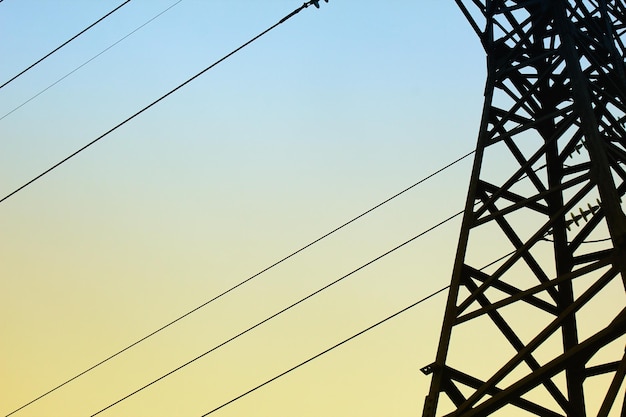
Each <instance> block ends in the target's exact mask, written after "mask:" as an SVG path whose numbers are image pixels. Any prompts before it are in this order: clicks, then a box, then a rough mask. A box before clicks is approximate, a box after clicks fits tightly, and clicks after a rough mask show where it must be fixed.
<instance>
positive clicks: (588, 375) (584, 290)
mask: <svg viewBox="0 0 626 417" xmlns="http://www.w3.org/2000/svg"><path fill="white" fill-rule="evenodd" d="M456 3H457V5H458V6H459V7H460V9H461V11H462V12H463V14H464V15H465V17H466V18H467V20H468V21H469V23H470V25H471V26H472V28H473V29H474V31H475V32H476V33H477V35H478V36H479V38H480V42H481V43H482V45H483V46H484V49H485V51H486V56H487V82H486V87H485V103H484V108H483V114H482V120H481V125H480V131H479V136H478V144H477V148H476V155H475V160H474V165H473V169H472V173H471V178H470V185H469V191H468V196H467V200H466V206H465V212H464V217H463V222H462V226H461V231H460V236H459V241H458V246H457V253H456V259H455V264H454V268H453V272H452V280H451V285H450V290H449V294H448V301H447V305H446V310H445V315H444V321H443V326H442V330H441V335H440V340H439V346H438V350H437V355H436V360H435V362H434V363H432V364H430V365H428V366H425V367H424V368H422V372H424V373H425V374H428V375H431V374H432V379H431V385H430V391H429V394H428V396H427V397H426V401H425V404H424V411H423V416H435V415H454V416H484V415H490V414H498V415H506V416H515V415H539V416H587V415H597V416H606V415H608V414H609V412H612V413H619V412H620V410H619V408H620V405H619V403H620V402H622V401H623V398H621V395H623V393H622V394H620V387H621V385H622V383H623V380H624V375H625V374H626V358H625V357H624V338H623V336H624V333H626V311H625V309H624V306H625V304H626V303H625V302H624V300H625V291H624V289H625V284H626V216H625V215H624V210H623V204H622V201H621V197H622V196H623V195H624V193H625V191H626V166H625V163H626V126H625V124H626V76H625V70H626V68H625V65H624V53H625V52H626V6H625V3H624V1H621V0H614V1H610V0H517V1H516V0H456ZM459 68H460V69H462V63H459ZM496 258H499V259H498V260H497V261H495V262H492V261H494V259H496ZM621 413H622V414H621V415H622V416H624V415H626V411H625V410H622V411H621Z"/></svg>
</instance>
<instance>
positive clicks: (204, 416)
mask: <svg viewBox="0 0 626 417" xmlns="http://www.w3.org/2000/svg"><path fill="white" fill-rule="evenodd" d="M514 253H515V250H514V251H512V252H509V253H507V254H506V255H503V256H501V257H500V258H498V259H496V260H495V261H493V262H490V263H489V264H487V265H485V266H483V267H482V268H480V271H482V270H484V269H486V268H488V267H490V266H491V265H493V264H495V263H497V262H499V261H501V260H503V259H504V258H506V257H508V256H510V255H512V254H514ZM448 288H450V285H446V286H445V287H443V288H441V289H439V290H437V291H435V292H433V293H431V294H429V295H427V296H426V297H424V298H422V299H420V300H418V301H416V302H414V303H413V304H411V305H409V306H407V307H404V308H403V309H402V310H400V311H397V312H395V313H393V314H392V315H390V316H387V317H385V318H384V319H382V320H381V321H379V322H377V323H375V324H372V325H371V326H369V327H367V328H365V329H363V330H361V331H360V332H358V333H355V334H353V335H352V336H350V337H348V338H347V339H344V340H342V341H341V342H339V343H337V344H335V345H333V346H331V347H329V348H328V349H326V350H324V351H322V352H320V353H318V354H316V355H314V356H311V357H310V358H309V359H307V360H305V361H303V362H300V363H299V364H298V365H295V366H293V367H291V368H289V369H287V370H286V371H284V372H282V373H280V374H278V375H276V376H274V377H272V378H270V379H268V380H267V381H265V382H263V383H261V384H259V385H257V386H256V387H254V388H252V389H249V390H248V391H246V392H244V393H243V394H240V395H238V396H236V397H235V398H233V399H231V400H228V401H226V402H225V403H223V404H221V405H220V406H218V407H215V408H214V409H212V410H211V411H209V412H208V413H205V414H203V415H202V416H201V417H206V416H208V415H209V414H213V413H214V412H216V411H218V410H220V409H222V408H224V407H226V406H227V405H229V404H232V403H234V402H235V401H238V400H240V399H241V398H243V397H245V396H246V395H248V394H251V393H253V392H254V391H256V390H258V389H259V388H262V387H264V386H265V385H268V384H270V383H272V382H274V381H276V380H277V379H279V378H281V377H283V376H285V375H287V374H288V373H290V372H293V371H295V370H296V369H298V368H300V367H301V366H303V365H306V364H307V363H309V362H311V361H313V360H315V359H317V358H319V357H320V356H322V355H325V354H326V353H328V352H330V351H331V350H334V349H336V348H338V347H339V346H341V345H344V344H346V343H348V342H350V341H352V340H353V339H356V338H357V337H359V336H361V335H362V334H364V333H367V332H369V331H370V330H372V329H374V328H376V327H378V326H380V325H381V324H383V323H385V322H387V321H389V320H391V319H393V318H396V317H397V316H399V315H400V314H402V313H404V312H406V311H409V310H410V309H412V308H413V307H416V306H418V305H420V304H422V303H423V302H425V301H427V300H429V299H430V298H433V297H434V296H436V295H437V294H439V293H441V292H443V291H445V290H447V289H448Z"/></svg>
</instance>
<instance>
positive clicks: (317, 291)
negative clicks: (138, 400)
mask: <svg viewBox="0 0 626 417" xmlns="http://www.w3.org/2000/svg"><path fill="white" fill-rule="evenodd" d="M461 214H463V211H460V212H458V213H456V214H453V215H452V216H450V217H448V218H447V219H445V220H442V221H440V222H439V223H437V224H436V225H434V226H431V227H430V228H428V229H426V230H425V231H423V232H421V233H419V234H417V235H415V236H413V237H412V238H410V239H409V240H407V241H405V242H403V243H401V244H399V245H397V246H396V247H394V248H393V249H390V250H388V251H387V252H385V253H383V254H382V255H379V256H377V257H376V258H374V259H372V260H370V261H368V262H366V263H365V264H363V265H361V266H360V267H358V268H356V269H354V270H352V271H351V272H349V273H347V274H345V275H343V276H341V277H339V278H337V279H336V280H334V281H332V282H331V283H329V284H326V285H325V286H323V287H322V288H319V289H318V290H316V291H314V292H312V293H310V294H309V295H307V296H305V297H303V298H301V299H299V300H298V301H296V302H294V303H293V304H290V305H289V306H287V307H285V308H283V309H282V310H280V311H278V312H276V313H274V314H272V315H271V316H268V317H267V318H265V319H263V320H261V321H259V322H257V323H256V324H254V325H253V326H251V327H248V328H247V329H246V330H244V331H242V332H240V333H238V334H236V335H235V336H232V337H231V338H230V339H227V340H225V341H224V342H222V343H220V344H218V345H216V346H214V347H212V348H211V349H209V350H207V351H206V352H204V353H202V354H200V355H198V356H196V357H195V358H193V359H191V360H189V361H187V362H185V363H184V364H182V365H180V366H178V367H177V368H174V369H172V370H171V371H169V372H167V373H166V374H164V375H162V376H160V377H158V378H157V379H155V380H153V381H151V382H149V383H147V384H146V385H144V386H142V387H141V388H138V389H136V390H135V391H133V392H131V393H130V394H128V395H126V396H124V397H122V398H120V399H119V400H117V401H115V402H113V403H111V404H109V405H107V406H106V407H104V408H103V409H101V410H99V411H97V412H96V413H94V414H92V415H91V417H94V416H97V415H98V414H100V413H102V412H103V411H105V410H108V409H109V408H111V407H113V406H115V405H117V404H119V403H121V402H122V401H124V400H126V399H128V398H130V397H132V396H133V395H135V394H137V393H139V392H141V391H143V390H144V389H146V388H148V387H150V386H151V385H154V384H156V383H157V382H159V381H161V380H163V379H165V378H167V377H168V376H170V375H172V374H174V373H175V372H178V371H180V370H181V369H183V368H185V367H186V366H188V365H191V364H192V363H194V362H196V361H197V360H199V359H201V358H203V357H205V356H207V355H208V354H210V353H211V352H214V351H216V350H217V349H219V348H221V347H223V346H225V345H227V344H228V343H230V342H232V341H234V340H236V339H238V338H239V337H241V336H243V335H245V334H246V333H249V332H251V331H252V330H254V329H256V328H257V327H259V326H262V325H263V324H265V323H267V322H269V321H270V320H272V319H274V318H276V317H278V316H280V315H281V314H283V313H285V312H287V311H289V310H291V309H292V308H294V307H296V306H297V305H299V304H302V303H303V302H305V301H306V300H308V299H310V298H312V297H314V296H316V295H318V294H320V293H321V292H323V291H325V290H327V289H328V288H330V287H332V286H334V285H335V284H338V283H339V282H341V281H343V280H344V279H346V278H348V277H350V276H352V275H354V274H356V273H357V272H359V271H361V270H362V269H365V268H367V267H368V266H370V265H372V264H373V263H375V262H377V261H379V260H380V259H382V258H384V257H386V256H387V255H389V254H391V253H393V252H395V251H397V250H398V249H400V248H402V247H404V246H406V245H408V244H409V243H411V242H413V241H414V240H416V239H418V238H420V237H422V236H424V235H426V234H427V233H429V232H431V231H433V230H435V229H437V228H438V227H440V226H443V225H444V224H446V223H448V222H449V221H450V220H452V219H454V218H455V217H458V216H459V215H461Z"/></svg>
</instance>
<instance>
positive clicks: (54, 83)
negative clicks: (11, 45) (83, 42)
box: [0, 0, 183, 120]
mask: <svg viewBox="0 0 626 417" xmlns="http://www.w3.org/2000/svg"><path fill="white" fill-rule="evenodd" d="M181 1H183V0H178V1H177V2H176V3H174V4H172V5H170V6H169V7H167V8H166V9H164V10H163V11H161V12H159V13H158V14H157V15H156V16H154V17H152V18H151V19H149V20H147V21H146V22H144V23H142V24H141V25H139V26H138V27H136V28H135V29H133V30H132V31H131V32H129V33H128V34H126V35H125V36H122V37H121V38H120V39H118V40H117V41H115V42H113V43H112V44H111V45H109V46H107V47H106V48H104V49H103V50H102V51H100V52H99V53H97V54H96V55H94V56H93V57H91V58H89V59H88V60H87V61H85V62H83V63H82V64H80V65H79V66H77V67H76V68H74V69H73V70H71V71H70V72H68V73H67V74H65V75H64V76H62V77H61V78H59V79H58V80H56V81H55V82H53V83H52V84H50V85H49V86H47V87H46V88H44V89H43V90H41V91H40V92H38V93H37V94H35V95H34V96H32V97H31V98H29V99H28V100H26V101H24V102H23V103H22V104H20V105H19V106H17V107H15V108H14V109H13V110H11V111H9V112H8V113H6V114H5V115H4V116H2V117H0V120H2V119H4V118H5V117H7V116H9V115H10V114H12V113H14V112H15V111H17V110H19V109H20V108H22V107H23V106H25V105H26V104H28V103H30V102H31V101H33V100H34V99H36V98H37V97H39V96H40V95H42V94H43V93H45V92H46V91H48V90H49V89H51V88H52V87H54V86H55V85H57V84H58V83H60V82H61V81H63V80H64V79H66V78H67V77H69V76H70V75H72V74H74V73H75V72H76V71H78V70H79V69H81V68H82V67H84V66H85V65H87V64H89V63H90V62H91V61H93V60H94V59H96V58H98V57H99V56H100V55H102V54H104V53H105V52H107V51H108V50H109V49H111V48H113V47H114V46H116V45H117V44H119V43H120V42H122V41H123V40H125V39H126V38H128V37H130V36H131V35H132V34H134V33H135V32H137V31H138V30H140V29H142V28H143V27H144V26H146V25H147V24H148V23H150V22H152V21H153V20H155V19H156V18H158V17H159V16H161V15H162V14H164V13H165V12H167V11H168V10H170V9H171V8H172V7H174V6H176V5H177V4H178V3H180V2H181Z"/></svg>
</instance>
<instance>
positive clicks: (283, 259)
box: [6, 0, 476, 417]
mask: <svg viewBox="0 0 626 417" xmlns="http://www.w3.org/2000/svg"><path fill="white" fill-rule="evenodd" d="M181 1H182V0H181ZM475 152H476V151H471V152H468V153H466V154H465V155H463V156H461V157H459V158H457V159H456V160H454V161H452V162H450V163H449V164H447V165H445V166H443V167H441V168H439V169H438V170H436V171H434V172H432V173H431V174H429V175H427V176H426V177H424V178H422V179H420V180H419V181H417V182H416V183H414V184H412V185H410V186H408V187H406V188H405V189H403V190H402V191H400V192H398V193H396V194H394V195H392V196H391V197H389V198H387V199H386V200H384V201H382V202H380V203H378V204H376V205H375V206H373V207H371V208H369V209H368V210H366V211H364V212H362V213H361V214H359V215H357V216H356V217H353V218H352V219H350V220H348V221H347V222H345V223H343V224H341V225H340V226H338V227H336V228H334V229H333V230H331V231H330V232H327V233H325V234H324V235H322V236H320V237H318V238H317V239H315V240H313V241H311V242H309V243H307V244H306V245H304V246H302V247H301V248H299V249H297V250H295V251H293V252H291V253H290V254H289V255H287V256H284V257H283V258H281V259H279V260H278V261H276V262H274V263H273V264H271V265H269V266H267V267H265V268H264V269H262V270H260V271H259V272H257V273H255V274H253V275H251V276H250V277H248V278H246V279H244V280H243V281H241V282H239V283H237V284H235V285H234V286H232V287H230V288H229V289H227V290H225V291H223V292H221V293H220V294H218V295H216V296H214V297H213V298H211V299H209V300H207V301H205V302H204V303H202V304H200V305H199V306H197V307H195V308H193V309H191V310H189V311H188V312H186V313H184V314H182V315H181V316H178V317H177V318H175V319H174V320H172V321H170V322H168V323H167V324H165V325H163V326H161V327H159V328H158V329H156V330H154V331H152V332H151V333H149V334H147V335H145V336H143V337H141V338H140V339H138V340H136V341H135V342H133V343H131V344H129V345H127V346H126V347H124V348H123V349H121V350H119V351H117V352H115V353H113V354H112V355H109V356H108V357H106V358H105V359H103V360H101V361H100V362H98V363H96V364H95V365H92V366H91V367H89V368H87V369H85V370H84V371H82V372H80V373H78V374H76V375H75V376H73V377H71V378H70V379H68V380H66V381H64V382H62V383H60V384H59V385H57V386H55V387H54V388H52V389H50V390H48V391H47V392H45V393H43V394H41V395H40V396H38V397H37V398H35V399H33V400H31V401H30V402H28V403H26V404H24V405H23V406H21V407H20V408H18V409H16V410H14V411H13V412H11V413H9V414H7V416H6V417H8V416H10V415H11V414H13V413H15V412H17V411H19V410H21V409H22V408H25V407H27V406H28V405H30V404H32V403H34V402H35V401H38V400H40V399H42V398H43V397H45V396H47V395H49V394H51V393H53V392H54V391H56V390H58V389H60V388H62V387H63V386H65V385H67V384H69V383H70V382H72V381H74V380H76V379H78V378H80V377H81V376H83V375H85V374H87V373H88V372H90V371H92V370H94V369H96V368H97V367H99V366H101V365H104V364H105V363H106V362H109V361H110V360H112V359H114V358H115V357H117V356H119V355H121V354H122V353H124V352H126V351H128V350H130V349H131V348H133V347H135V346H137V345H138V344H140V343H142V342H144V341H146V340H147V339H149V338H151V337H152V336H154V335H156V334H157V333H160V332H162V331H163V330H165V329H167V328H168V327H170V326H172V325H174V324H176V323H177V322H179V321H181V320H183V319H184V318H186V317H187V316H190V315H191V314H193V313H195V312H196V311H198V310H200V309H202V308H204V307H206V306H208V305H209V304H211V303H213V302H214V301H217V300H218V299H220V298H222V297H224V296H225V295H227V294H228V293H230V292H232V291H234V290H236V289H237V288H239V287H241V286H243V285H245V284H246V283H248V282H250V281H252V280H253V279H255V278H257V277H259V276H260V275H262V274H264V273H265V272H268V271H269V270H271V269H273V268H274V267H276V266H278V265H280V264H281V263H283V262H285V261H287V260H288V259H290V258H292V257H294V256H295V255H297V254H299V253H300V252H303V251H305V250H306V249H308V248H310V247H312V246H313V245H315V244H317V243H319V242H320V241H322V240H324V239H326V238H327V237H329V236H331V235H333V234H335V233H336V232H338V231H340V230H341V229H343V228H345V227H347V226H349V225H350V224H352V223H354V222H356V221H357V220H359V219H361V218H362V217H365V216H366V215H368V214H370V213H371V212H373V211H374V210H376V209H378V208H380V207H382V206H383V205H385V204H387V203H389V202H390V201H392V200H394V199H395V198H397V197H400V196H401V195H402V194H405V193H406V192H408V191H410V190H412V189H413V188H415V187H417V186H418V185H420V184H422V183H424V182H426V181H428V180H430V179H431V178H433V177H435V176H436V175H438V174H440V173H442V172H443V171H445V170H447V169H448V168H451V167H452V166H454V165H456V164H457V163H459V162H461V161H463V160H464V159H465V158H467V157H469V156H470V155H472V154H473V153H475Z"/></svg>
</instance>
